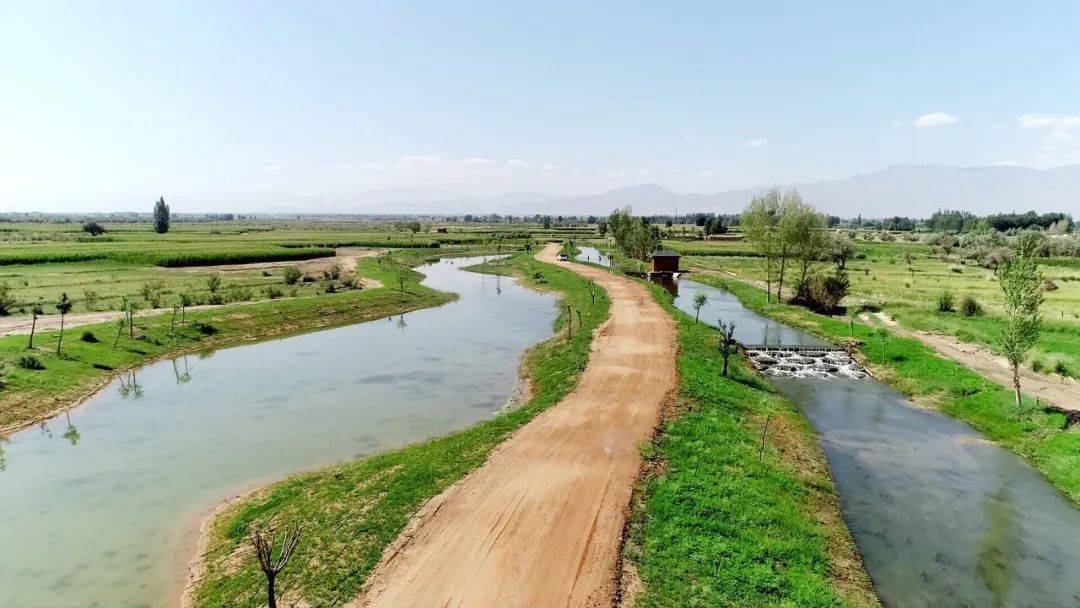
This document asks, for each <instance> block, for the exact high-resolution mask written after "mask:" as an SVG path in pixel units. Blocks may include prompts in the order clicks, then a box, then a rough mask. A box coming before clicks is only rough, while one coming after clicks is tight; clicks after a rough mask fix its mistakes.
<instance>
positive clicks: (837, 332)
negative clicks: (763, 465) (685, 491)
mask: <svg viewBox="0 0 1080 608" xmlns="http://www.w3.org/2000/svg"><path fill="white" fill-rule="evenodd" d="M695 279H696V280H699V281H701V282H704V283H708V284H711V285H713V286H716V287H720V288H722V289H726V290H728V291H730V292H732V293H734V294H735V295H736V296H738V298H739V299H740V301H742V303H743V304H744V305H745V306H746V307H747V308H750V309H752V310H755V311H757V312H759V313H761V314H764V315H767V316H770V317H773V318H776V319H777V320H779V321H782V322H784V323H787V324H789V325H792V326H794V327H798V328H800V329H804V330H806V331H809V332H811V333H814V334H817V335H819V336H822V337H824V338H827V339H830V340H833V341H838V340H842V339H844V338H848V337H854V338H857V339H858V340H861V341H862V342H863V344H862V345H861V346H860V347H859V352H860V353H861V355H862V359H863V360H864V361H865V362H866V363H867V364H868V366H869V367H870V368H871V369H872V371H873V373H874V375H875V376H876V377H877V378H879V379H882V380H885V381H887V382H889V383H890V384H892V385H893V386H895V387H897V388H898V389H899V390H901V391H902V392H903V393H904V394H906V395H908V396H909V397H911V398H912V399H914V400H915V401H916V402H918V403H921V404H924V405H927V406H931V407H935V408H937V409H939V410H941V411H942V412H944V413H946V414H949V415H950V416H953V417H955V418H959V419H961V420H964V421H966V422H968V423H970V424H971V425H972V426H973V427H975V428H976V429H978V430H979V431H980V432H982V433H983V434H984V435H985V436H986V437H988V438H990V439H992V440H994V441H997V442H998V443H1000V444H1001V445H1003V446H1005V447H1007V448H1009V449H1011V450H1013V451H1015V452H1016V453H1018V454H1020V455H1021V456H1023V457H1024V458H1026V459H1028V461H1030V462H1031V463H1032V464H1033V465H1034V466H1035V468H1037V469H1038V470H1039V471H1041V472H1042V473H1043V474H1044V475H1045V476H1046V477H1047V479H1049V480H1050V482H1051V483H1053V484H1054V485H1055V486H1057V487H1058V488H1060V489H1061V490H1062V491H1063V492H1064V493H1065V494H1066V495H1068V496H1069V497H1070V498H1072V499H1073V500H1074V501H1076V502H1078V503H1080V427H1075V426H1073V427H1069V426H1068V425H1067V421H1066V419H1065V416H1064V415H1063V414H1060V413H1054V412H1048V411H1045V410H1043V409H1041V408H1039V407H1037V405H1036V403H1035V402H1034V400H1033V399H1029V398H1027V397H1025V399H1024V404H1023V406H1021V407H1019V408H1017V407H1016V406H1015V405H1014V403H1013V397H1012V393H1011V391H1010V390H1009V389H1005V388H1002V387H1001V386H999V385H998V384H996V383H994V382H991V381H989V380H986V379H985V378H983V377H982V376H980V375H978V374H976V373H975V372H972V371H970V370H968V369H967V368H965V367H964V366H962V365H960V364H957V363H953V362H952V361H948V360H945V359H942V358H940V357H938V356H937V355H936V354H935V353H934V352H933V351H932V350H930V349H929V348H927V347H926V346H923V344H922V343H920V342H918V341H916V340H910V339H904V338H899V337H896V336H892V337H890V338H889V339H888V340H887V341H886V342H885V343H884V345H883V343H882V341H881V340H880V339H879V338H878V337H877V334H876V328H871V327H867V326H865V325H862V324H859V323H856V324H854V332H852V329H851V325H850V324H849V323H848V322H846V321H844V320H841V319H837V318H834V317H826V316H822V315H817V314H814V313H811V312H809V311H807V310H806V309H804V308H800V307H796V306H790V305H787V304H776V303H773V304H766V303H765V294H764V291H763V290H761V289H758V288H756V287H754V286H752V285H748V284H746V283H743V282H741V281H737V280H729V279H722V278H718V277H715V276H698V277H695ZM883 353H884V356H883Z"/></svg>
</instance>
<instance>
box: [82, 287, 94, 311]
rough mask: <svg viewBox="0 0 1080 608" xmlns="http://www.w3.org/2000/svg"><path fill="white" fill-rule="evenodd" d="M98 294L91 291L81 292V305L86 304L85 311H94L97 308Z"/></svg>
mask: <svg viewBox="0 0 1080 608" xmlns="http://www.w3.org/2000/svg"><path fill="white" fill-rule="evenodd" d="M97 302H98V292H96V291H94V290H93V289H84V290H83V303H84V304H86V310H94V309H95V308H97Z"/></svg>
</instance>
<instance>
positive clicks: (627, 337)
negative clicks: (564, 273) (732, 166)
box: [349, 245, 676, 608]
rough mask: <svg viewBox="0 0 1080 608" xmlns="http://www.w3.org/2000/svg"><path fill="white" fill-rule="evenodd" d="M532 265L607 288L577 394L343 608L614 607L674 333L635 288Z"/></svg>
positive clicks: (423, 526) (435, 508)
mask: <svg viewBox="0 0 1080 608" xmlns="http://www.w3.org/2000/svg"><path fill="white" fill-rule="evenodd" d="M557 252H558V246H557V245H548V246H547V247H546V248H544V250H543V251H541V253H540V254H539V255H538V256H537V258H538V259H539V260H541V261H544V262H548V263H552V264H557V265H559V266H562V267H564V268H568V269H571V270H573V271H574V272H576V273H578V274H579V275H582V276H584V277H586V278H588V279H590V280H592V281H595V282H596V284H597V285H599V286H600V287H602V288H604V289H605V290H606V291H607V293H608V295H609V297H610V298H611V315H610V318H609V319H608V321H607V322H606V323H605V324H604V325H602V326H601V327H600V329H599V330H597V335H596V336H595V338H594V340H593V346H592V352H591V354H590V356H589V363H588V365H587V366H586V368H585V371H584V372H583V373H582V375H581V378H580V379H579V381H578V384H577V386H576V387H575V388H574V390H573V391H572V392H571V393H570V394H568V395H567V396H566V398H564V399H563V400H562V401H561V402H560V403H558V404H557V405H555V406H553V407H552V408H551V409H549V410H547V411H545V412H544V413H542V414H540V415H539V416H537V417H536V418H535V419H534V420H533V421H532V422H530V423H529V424H527V425H525V426H524V427H522V428H521V429H519V430H518V431H517V432H515V433H514V434H513V435H512V436H511V437H510V438H509V439H508V440H507V441H506V442H504V443H503V444H502V445H501V446H500V447H499V448H498V449H497V450H496V451H495V452H494V453H493V454H492V455H491V457H490V458H489V459H488V461H487V462H486V463H485V464H484V465H483V466H482V467H480V468H479V469H477V470H476V471H475V472H473V473H472V474H471V475H469V476H468V477H466V478H465V479H464V480H462V481H461V482H459V483H458V484H456V485H454V486H452V487H451V488H449V489H448V490H446V491H445V492H444V493H443V494H442V495H440V496H438V497H436V498H435V499H433V500H432V501H431V502H430V503H428V504H427V505H425V507H424V508H423V509H421V511H420V513H418V514H417V516H416V517H415V519H414V521H413V522H412V524H411V525H410V527H409V529H408V530H407V532H406V534H404V535H403V537H402V538H401V539H399V541H398V542H397V543H396V544H395V545H394V546H392V547H391V548H390V549H388V550H387V552H386V554H384V556H383V561H382V562H381V563H380V564H379V565H378V566H377V567H376V569H375V571H374V572H373V573H372V576H371V578H370V579H369V580H370V583H369V585H368V587H367V590H366V593H365V594H363V595H361V597H359V598H357V599H356V600H354V601H353V602H352V603H350V604H349V605H350V606H353V607H361V606H363V607H375V606H386V607H392V606H393V607H397V606H412V607H425V606H475V607H490V606H505V607H508V608H509V607H525V606H529V607H544V606H560V607H566V606H602V605H603V606H610V605H611V604H612V601H613V599H614V594H615V582H616V567H617V565H618V561H619V560H618V555H619V549H620V543H621V537H622V532H623V527H624V524H625V521H626V515H627V510H628V506H629V501H630V495H631V491H632V489H633V484H634V481H635V479H636V478H637V475H638V472H639V470H640V467H641V457H640V454H639V446H640V444H641V443H642V442H643V441H646V440H647V439H648V438H649V437H650V435H651V434H652V432H653V430H654V428H655V427H656V425H657V423H658V421H659V417H660V412H661V409H662V407H663V405H664V403H665V401H666V400H667V399H670V398H672V397H673V391H674V390H675V387H676V370H675V341H676V332H675V325H674V322H673V320H672V319H671V317H670V316H669V315H668V314H667V313H666V312H664V310H663V309H662V308H661V307H660V306H659V305H658V304H657V303H656V302H655V301H653V298H652V296H651V295H650V294H649V292H648V291H647V290H646V288H645V287H643V286H642V285H639V284H637V283H634V282H633V281H631V280H629V279H626V278H623V277H619V276H616V275H614V274H611V273H609V272H607V271H604V270H600V269H597V268H592V267H589V266H585V265H582V264H575V263H569V262H558V261H556V259H555V256H556V254H557Z"/></svg>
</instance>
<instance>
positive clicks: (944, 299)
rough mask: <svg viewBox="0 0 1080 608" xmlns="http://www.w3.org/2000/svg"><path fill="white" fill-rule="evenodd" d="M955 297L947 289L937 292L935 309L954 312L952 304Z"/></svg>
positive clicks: (954, 307) (954, 308)
mask: <svg viewBox="0 0 1080 608" xmlns="http://www.w3.org/2000/svg"><path fill="white" fill-rule="evenodd" d="M954 302H955V299H954V298H953V294H952V292H951V291H949V290H945V291H943V292H941V293H940V294H938V298H937V310H938V312H955V311H956V306H955V304H954Z"/></svg>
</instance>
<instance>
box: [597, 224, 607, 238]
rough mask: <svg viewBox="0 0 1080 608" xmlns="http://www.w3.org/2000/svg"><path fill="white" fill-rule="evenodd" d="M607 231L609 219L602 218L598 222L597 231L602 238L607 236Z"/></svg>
mask: <svg viewBox="0 0 1080 608" xmlns="http://www.w3.org/2000/svg"><path fill="white" fill-rule="evenodd" d="M607 231H608V225H607V220H600V221H599V222H597V223H596V233H597V234H598V235H600V238H605V237H606V236H607Z"/></svg>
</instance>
